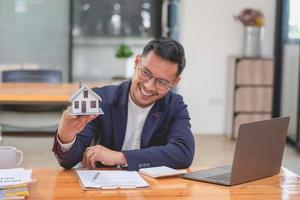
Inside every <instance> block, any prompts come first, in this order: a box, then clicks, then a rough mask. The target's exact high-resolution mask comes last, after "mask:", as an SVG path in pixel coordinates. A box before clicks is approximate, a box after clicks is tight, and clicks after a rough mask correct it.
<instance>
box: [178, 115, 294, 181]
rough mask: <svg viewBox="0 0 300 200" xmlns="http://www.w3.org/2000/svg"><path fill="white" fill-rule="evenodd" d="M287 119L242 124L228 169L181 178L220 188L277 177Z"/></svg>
mask: <svg viewBox="0 0 300 200" xmlns="http://www.w3.org/2000/svg"><path fill="white" fill-rule="evenodd" d="M288 124H289V117H279V118H273V119H270V120H264V121H257V122H252V123H245V124H242V125H241V126H240V128H239V133H238V138H237V143H236V147H235V152H234V157H233V163H232V165H227V166H221V167H216V168H211V169H206V170H200V171H196V172H191V173H187V174H184V175H183V178H186V179H192V180H196V181H204V182H209V183H215V184H220V185H227V186H232V185H237V184H240V183H245V182H248V181H254V180H257V179H261V178H266V177H269V176H273V175H275V174H278V173H279V171H280V168H281V161H282V157H283V151H284V146H285V143H286V135H287V130H288Z"/></svg>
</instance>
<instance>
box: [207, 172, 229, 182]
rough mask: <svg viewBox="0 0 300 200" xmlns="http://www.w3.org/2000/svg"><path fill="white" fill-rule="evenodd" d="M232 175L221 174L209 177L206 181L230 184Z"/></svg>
mask: <svg viewBox="0 0 300 200" xmlns="http://www.w3.org/2000/svg"><path fill="white" fill-rule="evenodd" d="M230 175H231V173H225V174H219V175H216V176H210V177H207V178H206V179H209V180H213V181H215V182H217V183H219V182H220V183H229V181H230Z"/></svg>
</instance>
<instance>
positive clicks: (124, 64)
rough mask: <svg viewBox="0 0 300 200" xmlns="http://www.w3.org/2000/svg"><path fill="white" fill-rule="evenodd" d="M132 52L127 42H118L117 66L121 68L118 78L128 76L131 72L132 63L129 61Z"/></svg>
mask: <svg viewBox="0 0 300 200" xmlns="http://www.w3.org/2000/svg"><path fill="white" fill-rule="evenodd" d="M132 55H133V52H132V50H131V48H130V47H129V46H128V45H127V44H124V43H122V44H120V45H119V46H118V47H117V50H116V54H115V56H116V58H117V63H118V64H117V65H118V66H117V67H119V68H121V69H122V70H121V71H122V74H119V75H118V76H117V77H118V78H130V77H131V75H132V72H133V63H132V62H131V60H132V59H131V58H132Z"/></svg>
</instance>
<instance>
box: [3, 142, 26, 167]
mask: <svg viewBox="0 0 300 200" xmlns="http://www.w3.org/2000/svg"><path fill="white" fill-rule="evenodd" d="M17 154H19V155H20V160H19V161H18V162H17ZM22 162H23V152H22V151H20V150H17V148H16V147H13V146H0V169H10V168H16V167H17V166H19V165H20V164H21V163H22Z"/></svg>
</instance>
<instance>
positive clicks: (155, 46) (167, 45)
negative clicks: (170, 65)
mask: <svg viewBox="0 0 300 200" xmlns="http://www.w3.org/2000/svg"><path fill="white" fill-rule="evenodd" d="M150 51H153V52H154V53H155V54H156V55H158V56H160V57H162V58H163V59H166V60H169V61H171V62H174V63H177V64H178V70H177V75H180V74H181V73H182V71H183V69H184V68H185V56H184V49H183V47H182V45H181V44H180V43H179V42H177V41H176V40H172V39H155V40H151V41H150V42H149V43H148V44H147V45H146V46H145V47H144V49H143V53H142V56H147V54H148V53H149V52H150Z"/></svg>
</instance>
